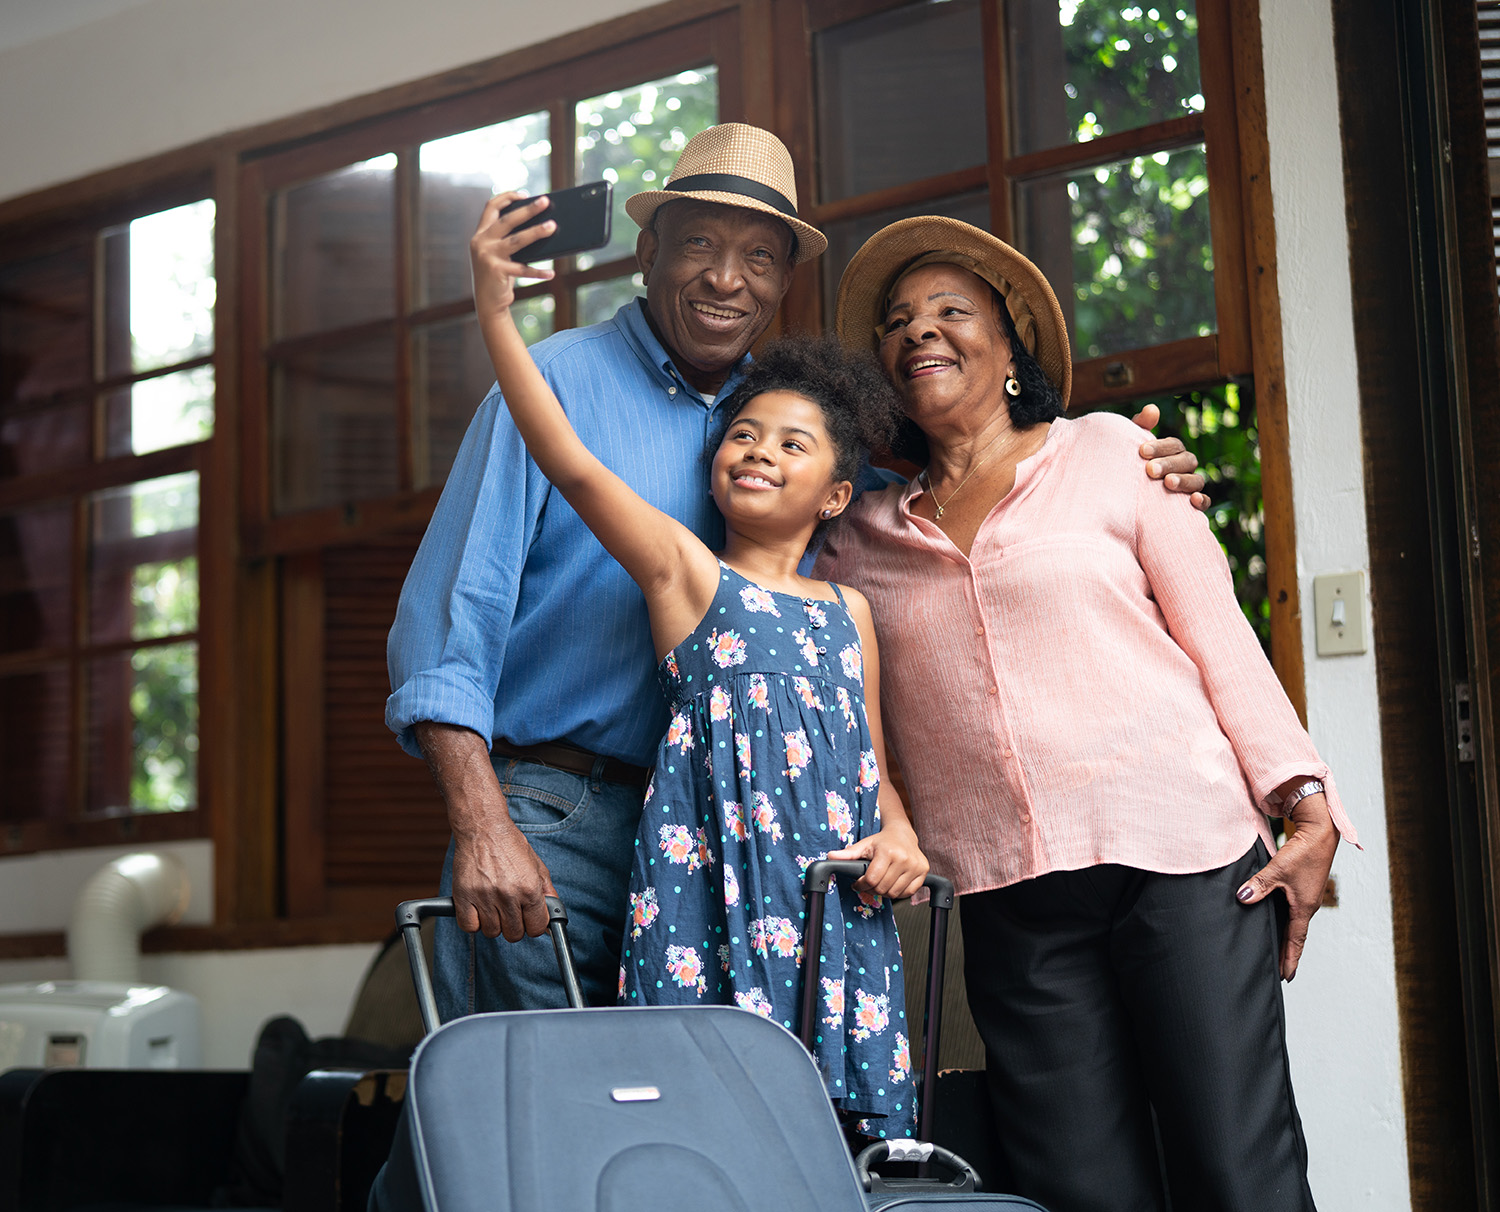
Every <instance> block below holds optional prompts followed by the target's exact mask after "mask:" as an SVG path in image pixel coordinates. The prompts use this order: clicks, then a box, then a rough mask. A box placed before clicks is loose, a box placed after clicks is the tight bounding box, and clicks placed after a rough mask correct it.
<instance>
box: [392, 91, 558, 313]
mask: <svg viewBox="0 0 1500 1212" xmlns="http://www.w3.org/2000/svg"><path fill="white" fill-rule="evenodd" d="M547 128H548V120H547V115H546V114H545V113H540V114H527V115H526V116H525V117H522V118H512V119H511V120H510V121H509V122H500V123H497V124H496V125H494V126H486V127H483V128H482V129H480V130H468V131H464V132H463V133H462V134H458V135H450V136H449V137H448V138H446V139H435V140H433V142H431V143H424V144H422V148H421V151H420V152H419V153H418V157H417V160H418V164H419V166H420V169H421V177H422V184H421V191H422V192H421V203H420V206H421V220H420V229H421V236H422V260H421V282H420V286H419V289H418V296H419V299H420V303H421V305H424V306H425V305H429V304H433V303H446V302H448V301H449V300H450V299H466V298H468V297H469V237H470V236H471V235H473V234H474V228H475V226H476V225H477V224H478V222H479V214H480V212H481V211H482V210H483V209H484V204H485V203H486V202H488V201H489V200H490V198H491V197H492V196H493V195H495V194H498V193H501V192H503V191H505V190H508V189H520V190H525V191H526V192H527V193H529V194H533V195H535V194H541V193H546V192H547V190H548V189H549V188H551V185H552V144H551V143H550V142H549V141H548V136H547Z"/></svg>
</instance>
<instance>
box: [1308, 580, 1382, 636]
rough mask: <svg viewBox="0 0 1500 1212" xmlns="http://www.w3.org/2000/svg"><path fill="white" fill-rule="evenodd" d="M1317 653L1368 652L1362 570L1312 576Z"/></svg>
mask: <svg viewBox="0 0 1500 1212" xmlns="http://www.w3.org/2000/svg"><path fill="white" fill-rule="evenodd" d="M1313 612H1314V615H1313V617H1314V619H1315V620H1316V625H1317V634H1318V655H1319V656H1343V655H1345V654H1346V653H1351V652H1368V651H1369V650H1370V645H1369V642H1368V641H1367V640H1366V638H1365V574H1364V573H1363V572H1333V573H1329V574H1327V575H1326V576H1321V577H1314V578H1313Z"/></svg>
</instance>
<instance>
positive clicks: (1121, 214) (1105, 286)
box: [1016, 144, 1216, 358]
mask: <svg viewBox="0 0 1500 1212" xmlns="http://www.w3.org/2000/svg"><path fill="white" fill-rule="evenodd" d="M1064 199H1065V200H1066V202H1067V206H1068V209H1067V210H1066V211H1064V210H1063V207H1062V204H1063V201H1064ZM1016 202H1017V208H1016V209H1017V217H1018V220H1019V226H1020V228H1021V231H1022V233H1023V240H1022V243H1021V247H1022V248H1023V249H1026V250H1028V251H1030V250H1031V249H1032V246H1033V245H1034V244H1035V245H1040V246H1050V245H1055V244H1056V243H1057V234H1058V232H1059V231H1060V222H1061V221H1062V216H1063V215H1064V214H1067V215H1069V216H1070V221H1071V224H1072V232H1071V237H1072V261H1073V264H1072V272H1071V274H1066V273H1065V271H1063V272H1059V271H1060V267H1059V266H1057V265H1056V264H1050V263H1047V259H1046V258H1043V257H1039V256H1038V257H1036V258H1035V259H1036V260H1037V261H1038V264H1040V265H1041V267H1042V269H1043V271H1044V272H1045V273H1046V274H1047V276H1048V278H1049V280H1050V281H1051V282H1052V285H1053V289H1055V290H1056V291H1057V293H1058V296H1059V298H1062V297H1063V296H1064V294H1065V293H1066V292H1067V290H1068V288H1069V287H1070V286H1071V288H1072V290H1071V299H1069V300H1066V301H1065V303H1064V306H1065V308H1066V305H1067V302H1071V304H1072V317H1071V323H1072V336H1073V353H1074V356H1075V357H1078V358H1096V357H1100V356H1102V355H1104V354H1108V353H1114V352H1117V351H1120V350H1125V349H1139V348H1141V347H1143V346H1148V345H1160V344H1162V343H1164V342H1167V341H1175V340H1179V339H1181V338H1184V337H1196V336H1203V335H1205V334H1208V333H1211V332H1213V331H1214V327H1215V319H1216V313H1215V308H1214V279H1213V242H1212V239H1211V233H1210V231H1209V215H1208V174H1207V170H1206V166H1205V160H1204V154H1203V146H1202V145H1201V144H1199V145H1198V146H1197V147H1190V148H1184V149H1183V150H1181V151H1176V152H1158V153H1156V154H1155V155H1151V156H1141V157H1138V158H1136V159H1134V160H1127V161H1124V162H1123V163H1119V164H1113V165H1107V166H1104V167H1101V168H1097V169H1087V170H1084V171H1083V172H1081V173H1078V174H1076V175H1069V176H1067V177H1061V178H1053V179H1051V180H1043V181H1033V182H1027V183H1024V184H1022V185H1020V186H1018V187H1017V190H1016ZM1069 278H1071V281H1069Z"/></svg>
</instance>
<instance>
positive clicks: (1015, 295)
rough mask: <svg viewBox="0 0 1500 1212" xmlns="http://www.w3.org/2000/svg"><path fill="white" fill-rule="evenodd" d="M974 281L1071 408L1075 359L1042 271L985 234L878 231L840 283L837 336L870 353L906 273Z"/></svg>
mask: <svg viewBox="0 0 1500 1212" xmlns="http://www.w3.org/2000/svg"><path fill="white" fill-rule="evenodd" d="M939 262H941V263H943V264H950V265H958V266H961V267H962V268H964V269H967V270H969V271H970V272H971V273H975V274H978V275H979V276H980V277H981V278H983V279H984V280H985V281H986V282H988V283H989V284H990V285H991V286H993V287H994V288H995V289H996V290H998V291H999V292H1000V295H1001V297H1002V298H1004V300H1005V306H1006V308H1007V310H1008V311H1009V312H1010V318H1011V319H1012V320H1014V321H1015V324H1016V333H1017V335H1019V336H1020V338H1021V341H1022V343H1023V344H1024V345H1025V346H1026V349H1027V351H1028V352H1029V353H1030V354H1031V356H1032V357H1034V358H1035V359H1036V360H1037V362H1038V364H1039V365H1040V366H1041V368H1042V371H1043V373H1044V374H1046V376H1047V377H1048V378H1049V379H1051V380H1052V382H1053V383H1055V384H1056V385H1057V389H1058V390H1059V391H1060V392H1061V393H1062V404H1063V407H1064V408H1066V407H1067V406H1068V393H1069V391H1070V390H1071V389H1072V386H1073V355H1072V353H1071V351H1070V349H1069V347H1068V324H1067V321H1066V320H1065V319H1064V318H1063V312H1062V308H1061V307H1060V306H1059V305H1058V302H1057V296H1056V295H1055V294H1053V293H1052V287H1051V286H1050V285H1048V282H1047V279H1046V278H1045V277H1043V276H1042V271H1041V270H1039V269H1038V268H1037V267H1036V266H1035V265H1033V264H1032V263H1031V262H1030V261H1028V260H1027V259H1026V258H1025V257H1023V256H1022V255H1021V254H1020V253H1018V252H1017V251H1016V250H1015V249H1014V248H1012V247H1011V246H1010V245H1009V244H1007V243H1006V242H1005V241H1004V240H1001V239H999V238H997V237H995V236H992V235H990V233H989V232H987V231H984V230H982V229H981V228H978V227H974V226H972V225H971V224H968V223H962V222H960V221H959V220H957V219H949V218H947V217H946V216H943V215H919V216H917V217H916V218H912V219H901V220H899V221H898V222H895V223H892V224H891V225H890V226H889V227H883V228H881V229H880V230H879V231H878V232H876V233H875V234H874V235H873V236H871V237H870V238H869V239H868V240H866V241H865V243H864V246H863V247H862V248H861V249H860V250H859V251H858V252H857V253H855V254H854V257H853V259H852V260H851V261H850V262H849V268H848V269H846V270H844V276H843V279H842V280H841V281H840V282H839V298H838V312H837V320H836V324H837V328H838V334H839V340H840V341H842V342H843V343H844V345H846V346H847V347H849V348H850V349H873V348H876V347H877V346H878V345H879V344H880V336H881V333H882V332H883V331H884V324H885V313H886V303H887V301H888V300H889V298H890V293H891V288H892V287H894V286H895V285H896V282H897V280H898V279H899V278H900V277H901V276H902V275H903V274H905V273H906V272H907V271H908V270H910V269H914V268H915V267H916V266H918V265H931V264H936V263H939Z"/></svg>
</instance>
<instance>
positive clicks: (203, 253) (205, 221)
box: [105, 198, 215, 449]
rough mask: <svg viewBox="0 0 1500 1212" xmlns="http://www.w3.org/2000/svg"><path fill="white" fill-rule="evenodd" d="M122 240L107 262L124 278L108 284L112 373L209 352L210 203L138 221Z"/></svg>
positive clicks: (108, 346)
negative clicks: (120, 259)
mask: <svg viewBox="0 0 1500 1212" xmlns="http://www.w3.org/2000/svg"><path fill="white" fill-rule="evenodd" d="M121 235H122V236H123V237H124V239H123V241H122V246H121V253H120V254H116V256H120V255H121V254H123V260H122V261H118V260H116V258H115V257H113V256H112V257H110V258H109V259H108V260H107V265H108V267H109V268H108V269H107V270H106V274H110V275H113V274H115V273H119V274H121V275H123V276H124V278H125V281H124V282H114V281H106V283H105V287H106V289H105V310H106V316H105V333H106V334H107V336H106V351H105V362H106V365H107V366H108V368H109V372H110V373H111V374H120V373H130V372H133V371H134V372H139V371H144V370H154V369H155V368H156V367H158V366H168V365H171V364H172V363H173V362H186V361H187V360H188V359H190V358H197V357H201V356H203V355H204V354H208V353H211V352H213V347H214V291H215V279H214V204H213V201H212V200H211V199H207V198H205V199H204V200H203V201H201V202H194V203H191V204H190V205H188V206H178V207H176V208H174V209H172V210H164V211H161V212H160V213H158V214H154V215H147V216H145V217H144V218H141V219H136V220H135V221H134V222H133V223H131V224H130V226H129V228H128V229H127V230H126V232H124V233H121ZM106 238H107V239H110V238H111V237H106ZM122 312H123V314H121V313H122ZM153 449H155V448H154V447H153Z"/></svg>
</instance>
